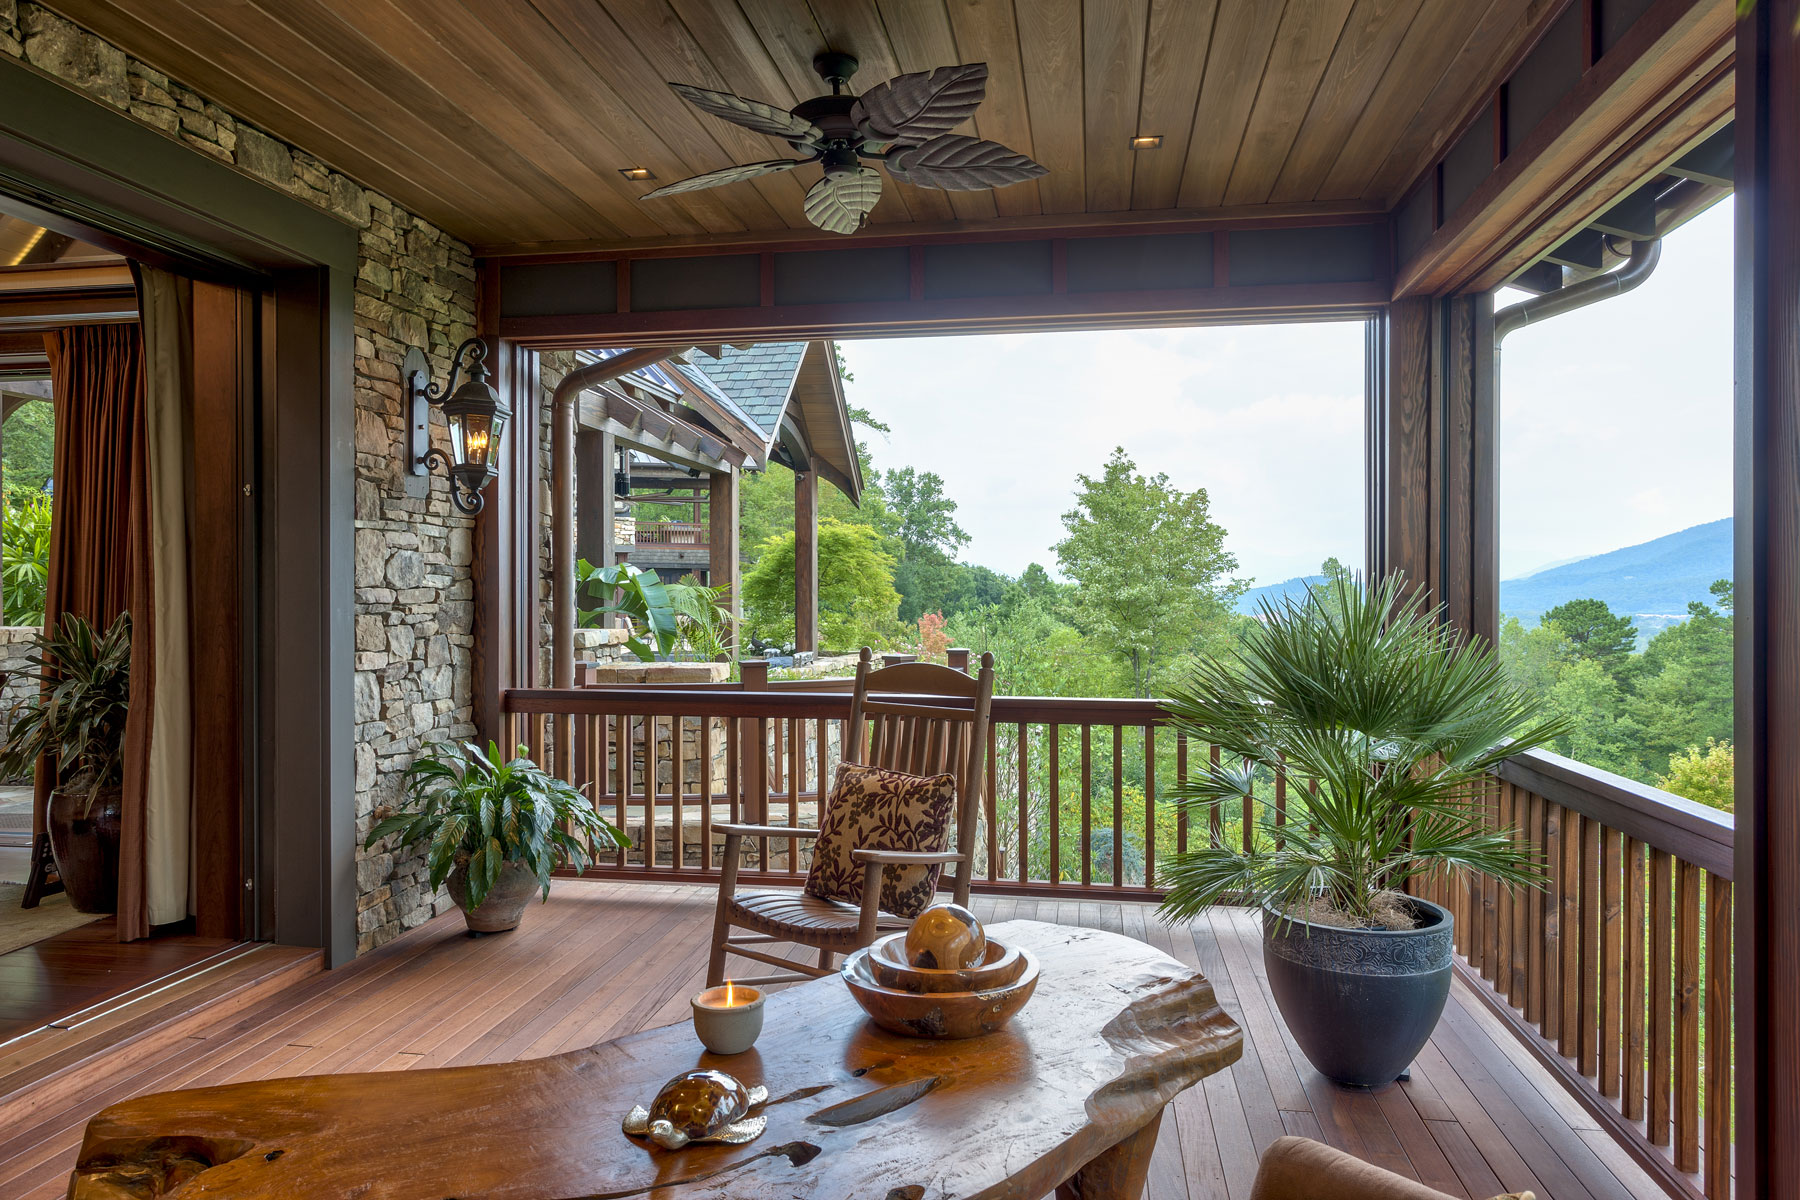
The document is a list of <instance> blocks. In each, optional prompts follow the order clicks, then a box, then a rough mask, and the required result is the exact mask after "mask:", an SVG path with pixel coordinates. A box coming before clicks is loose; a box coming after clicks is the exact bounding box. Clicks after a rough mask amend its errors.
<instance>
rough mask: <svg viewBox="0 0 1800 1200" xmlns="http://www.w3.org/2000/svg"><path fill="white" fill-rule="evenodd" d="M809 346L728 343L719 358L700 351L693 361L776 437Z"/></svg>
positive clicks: (721, 389) (767, 431)
mask: <svg viewBox="0 0 1800 1200" xmlns="http://www.w3.org/2000/svg"><path fill="white" fill-rule="evenodd" d="M806 346H807V343H805V342H758V343H757V344H756V345H754V346H745V347H743V348H741V349H740V348H737V347H734V346H726V347H725V348H724V352H723V354H722V356H721V357H719V358H717V359H715V358H713V357H712V355H711V354H708V353H700V354H695V355H694V356H693V357H692V359H690V360H689V361H690V363H691V364H692V365H693V366H694V367H697V368H698V369H699V370H700V371H701V372H702V373H703V374H705V375H706V376H707V378H708V379H710V380H711V381H712V382H713V383H715V384H717V385H718V387H719V390H720V391H722V392H724V393H725V394H726V395H727V396H729V397H731V399H732V400H733V401H734V402H736V404H737V406H738V407H739V408H740V409H742V410H743V411H744V413H745V414H746V415H747V416H749V418H750V419H751V420H753V421H755V422H756V423H757V425H758V426H760V427H761V428H762V430H763V433H764V434H765V435H766V436H768V437H769V438H771V439H773V438H774V436H775V431H776V429H777V427H778V426H779V425H780V424H781V413H782V410H783V409H784V408H786V407H787V402H788V396H789V395H791V394H792V393H793V390H794V377H795V376H796V375H798V374H799V373H800V362H801V360H802V359H803V358H805V356H806Z"/></svg>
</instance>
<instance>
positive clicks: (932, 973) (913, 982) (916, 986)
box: [869, 933, 1025, 992]
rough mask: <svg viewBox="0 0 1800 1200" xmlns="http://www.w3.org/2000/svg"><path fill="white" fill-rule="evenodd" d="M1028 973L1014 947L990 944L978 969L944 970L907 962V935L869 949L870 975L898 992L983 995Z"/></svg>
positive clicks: (898, 935) (899, 935) (889, 938)
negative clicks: (978, 993) (971, 993)
mask: <svg viewBox="0 0 1800 1200" xmlns="http://www.w3.org/2000/svg"><path fill="white" fill-rule="evenodd" d="M1024 970H1025V959H1024V957H1023V956H1022V955H1021V954H1020V953H1019V951H1018V949H1017V948H1016V947H1013V946H1007V945H1005V944H1004V943H1001V942H994V941H990V942H989V943H988V944H987V955H986V958H985V959H984V960H983V961H982V963H981V965H980V966H978V967H960V968H956V969H952V970H940V969H935V968H931V967H915V966H913V965H911V964H910V963H908V962H907V961H906V935H905V934H904V933H891V934H889V935H888V936H887V937H884V938H882V939H881V940H880V941H878V942H876V943H875V944H874V945H872V946H870V947H869V974H870V975H872V976H873V977H874V979H875V982H876V983H877V984H879V985H881V986H882V987H884V988H892V989H894V990H895V991H898V992H981V991H986V990H988V989H990V988H997V987H1004V986H1006V985H1007V984H1009V983H1011V982H1012V981H1013V980H1015V979H1017V978H1018V977H1019V975H1020V974H1021V973H1022V972H1023V971H1024Z"/></svg>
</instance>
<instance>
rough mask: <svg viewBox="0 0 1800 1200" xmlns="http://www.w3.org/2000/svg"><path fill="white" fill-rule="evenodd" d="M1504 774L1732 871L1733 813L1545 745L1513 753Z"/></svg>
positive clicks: (1687, 857) (1648, 841)
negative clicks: (1563, 754) (1575, 758)
mask: <svg viewBox="0 0 1800 1200" xmlns="http://www.w3.org/2000/svg"><path fill="white" fill-rule="evenodd" d="M1498 774H1499V776H1500V778H1502V779H1504V780H1506V781H1507V782H1508V783H1511V784H1514V785H1515V786H1518V787H1522V788H1526V789H1528V790H1530V791H1533V792H1536V793H1537V794H1538V795H1540V796H1542V797H1544V799H1546V800H1550V801H1552V802H1554V803H1556V804H1560V805H1562V806H1563V807H1564V808H1567V809H1571V810H1573V811H1575V812H1578V813H1580V814H1581V815H1582V816H1584V817H1591V818H1593V819H1594V820H1596V821H1599V822H1600V823H1601V824H1603V825H1605V826H1607V827H1608V828H1611V829H1617V830H1619V831H1620V832H1621V833H1624V834H1625V835H1626V836H1628V837H1633V838H1636V839H1637V840H1638V841H1640V842H1643V843H1644V844H1645V845H1648V846H1650V847H1652V848H1654V849H1657V850H1661V851H1664V852H1665V853H1668V854H1672V855H1674V856H1675V857H1676V858H1679V859H1681V860H1683V861H1685V862H1690V863H1693V864H1694V865H1695V866H1697V867H1700V868H1701V869H1703V870H1705V871H1707V872H1708V873H1710V874H1713V875H1716V876H1718V877H1719V878H1721V879H1730V878H1731V877H1732V855H1733V845H1734V842H1735V833H1734V830H1735V823H1734V821H1733V819H1732V815H1731V814H1730V813H1728V812H1721V811H1719V810H1718V809H1716V808H1708V807H1707V806H1706V805H1704V804H1697V803H1695V802H1694V801H1692V800H1688V799H1685V798H1683V797H1681V796H1677V795H1674V794H1672V793H1670V792H1665V791H1662V790H1661V789H1660V788H1654V787H1651V786H1650V785H1649V784H1646V783H1639V782H1637V781H1636V780H1635V779H1627V778H1625V777H1624V776H1623V775H1614V774H1613V773H1612V772H1610V771H1602V770H1600V769H1599V768H1598V767H1590V766H1588V765H1587V764H1586V763H1581V762H1577V761H1575V760H1574V759H1572V758H1564V757H1563V756H1562V755H1560V754H1552V753H1550V752H1549V751H1547V750H1530V751H1526V752H1525V753H1523V754H1515V755H1514V756H1513V757H1511V758H1509V759H1507V760H1506V761H1505V762H1504V763H1502V764H1500V769H1499V772H1498Z"/></svg>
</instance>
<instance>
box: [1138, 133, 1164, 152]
mask: <svg viewBox="0 0 1800 1200" xmlns="http://www.w3.org/2000/svg"><path fill="white" fill-rule="evenodd" d="M1131 148H1132V149H1133V150H1160V149H1162V134H1160V133H1144V134H1139V135H1138V136H1137V137H1134V138H1132V139H1131Z"/></svg>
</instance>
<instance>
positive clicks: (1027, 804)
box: [1017, 721, 1031, 884]
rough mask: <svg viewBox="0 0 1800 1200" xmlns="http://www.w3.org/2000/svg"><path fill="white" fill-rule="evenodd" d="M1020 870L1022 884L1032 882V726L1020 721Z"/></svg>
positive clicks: (1018, 873)
mask: <svg viewBox="0 0 1800 1200" xmlns="http://www.w3.org/2000/svg"><path fill="white" fill-rule="evenodd" d="M1018 728H1019V787H1018V792H1019V870H1018V872H1017V875H1018V880H1019V882H1020V883H1021V884H1024V883H1029V882H1031V830H1030V824H1031V820H1030V813H1031V727H1030V726H1029V725H1027V724H1026V723H1025V722H1023V721H1020V722H1019V727H1018Z"/></svg>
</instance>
